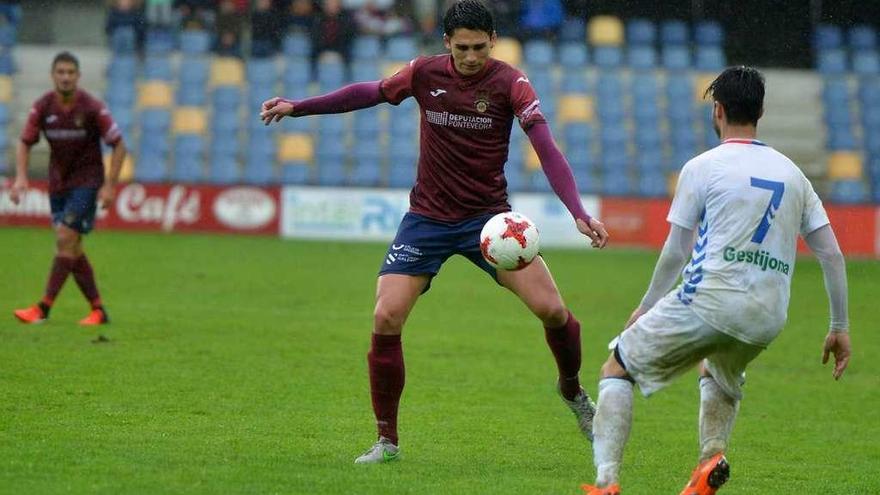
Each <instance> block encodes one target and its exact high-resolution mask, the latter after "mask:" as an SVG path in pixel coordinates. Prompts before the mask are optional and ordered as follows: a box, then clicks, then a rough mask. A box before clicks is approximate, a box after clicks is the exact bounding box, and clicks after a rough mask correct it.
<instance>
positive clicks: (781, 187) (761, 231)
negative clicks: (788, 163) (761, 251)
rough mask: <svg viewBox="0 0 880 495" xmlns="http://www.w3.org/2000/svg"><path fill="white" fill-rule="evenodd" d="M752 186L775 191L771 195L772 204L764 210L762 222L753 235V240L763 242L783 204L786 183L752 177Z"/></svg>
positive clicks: (758, 242)
mask: <svg viewBox="0 0 880 495" xmlns="http://www.w3.org/2000/svg"><path fill="white" fill-rule="evenodd" d="M752 187H757V188H758V189H767V190H769V191H772V192H773V195H772V196H770V204H768V205H767V210H766V211H765V212H764V217H763V218H761V223H760V224H758V228H757V229H755V233H754V235H752V242H754V243H757V244H761V243H762V242H764V237H765V236H766V235H767V232H768V231H769V230H770V221H771V220H773V218H774V217H775V216H776V211H777V210H778V209H779V205H780V204H782V195H783V194H784V193H785V183H784V182H776V181H773V180H766V179H758V178H757V177H752Z"/></svg>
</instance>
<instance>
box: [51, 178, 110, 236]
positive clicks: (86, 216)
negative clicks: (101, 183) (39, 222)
mask: <svg viewBox="0 0 880 495" xmlns="http://www.w3.org/2000/svg"><path fill="white" fill-rule="evenodd" d="M49 205H50V206H51V208H52V225H56V226H57V225H66V226H68V227H70V228H71V229H73V230H75V231H77V232H79V233H80V234H88V233H89V232H91V230H92V228H93V227H94V226H95V213H96V211H97V209H98V190H97V189H95V188H94V187H75V188H73V189H70V190H67V191H65V192H63V193H61V194H52V195H50V196H49Z"/></svg>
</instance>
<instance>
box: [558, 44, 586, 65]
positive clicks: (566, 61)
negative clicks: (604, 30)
mask: <svg viewBox="0 0 880 495" xmlns="http://www.w3.org/2000/svg"><path fill="white" fill-rule="evenodd" d="M588 61H589V57H588V56H587V46H586V45H584V44H583V41H581V42H580V43H578V42H566V43H562V44H560V45H559V65H561V66H562V68H563V70H565V71H568V70H573V69H581V68H583V67H585V66H586V65H587V62H588Z"/></svg>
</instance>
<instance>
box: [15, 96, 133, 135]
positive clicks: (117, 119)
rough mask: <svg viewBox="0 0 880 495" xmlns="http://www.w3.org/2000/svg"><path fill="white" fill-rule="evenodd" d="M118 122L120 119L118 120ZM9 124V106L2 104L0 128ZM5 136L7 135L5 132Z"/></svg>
mask: <svg viewBox="0 0 880 495" xmlns="http://www.w3.org/2000/svg"><path fill="white" fill-rule="evenodd" d="M117 121H118V119H117ZM8 123H9V105H7V104H6V103H0V126H5V125H6V124H8ZM3 134H6V133H5V132H4V133H3Z"/></svg>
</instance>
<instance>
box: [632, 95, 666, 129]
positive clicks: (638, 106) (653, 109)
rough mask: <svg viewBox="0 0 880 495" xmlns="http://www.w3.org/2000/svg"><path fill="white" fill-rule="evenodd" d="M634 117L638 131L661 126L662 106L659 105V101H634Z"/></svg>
mask: <svg viewBox="0 0 880 495" xmlns="http://www.w3.org/2000/svg"><path fill="white" fill-rule="evenodd" d="M632 116H633V120H634V121H635V123H636V127H637V128H638V129H643V128H646V127H651V128H657V127H659V126H660V106H659V105H657V100H645V101H642V102H639V101H634V102H633V108H632Z"/></svg>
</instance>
